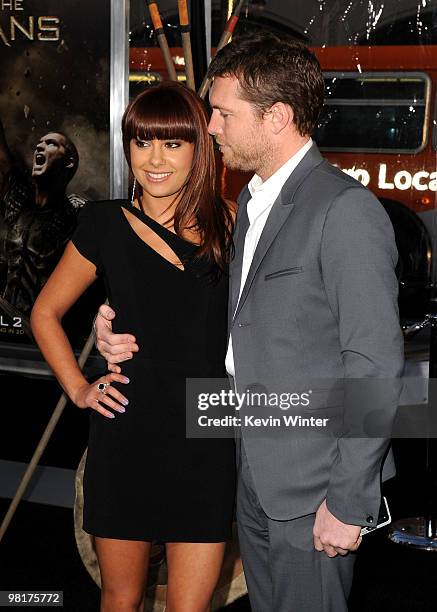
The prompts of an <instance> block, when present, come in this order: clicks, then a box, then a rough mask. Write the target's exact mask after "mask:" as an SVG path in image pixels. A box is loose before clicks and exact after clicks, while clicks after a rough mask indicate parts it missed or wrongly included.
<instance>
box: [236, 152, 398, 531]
mask: <svg viewBox="0 0 437 612" xmlns="http://www.w3.org/2000/svg"><path fill="white" fill-rule="evenodd" d="M249 200H250V193H249V190H248V189H247V187H246V188H245V189H243V191H242V192H241V194H240V197H239V210H238V215H237V224H236V229H235V235H234V240H235V247H236V254H235V258H234V260H233V262H232V263H231V266H230V298H229V332H231V331H232V340H233V352H234V364H235V381H234V382H235V385H236V388H237V391H239V392H243V391H244V390H245V389H246V388H248V387H250V386H251V385H253V384H255V385H257V384H259V383H263V382H264V381H266V380H270V381H271V380H274V381H279V384H284V383H286V382H287V381H290V383H291V382H292V381H293V384H294V383H295V382H296V381H299V380H307V379H311V378H316V379H326V380H327V381H330V380H339V381H346V382H347V381H351V380H353V379H370V378H374V379H384V380H385V382H384V384H383V395H384V399H383V402H382V405H379V406H378V407H377V409H378V410H380V411H382V412H383V416H384V419H385V421H386V422H388V423H391V422H392V420H393V418H394V416H395V412H396V408H397V403H398V398H399V393H400V378H399V377H400V376H401V374H402V370H403V340H402V334H401V330H400V326H399V318H398V308H397V280H396V277H395V273H394V268H395V265H396V261H397V250H396V246H395V241H394V233H393V229H392V226H391V223H390V220H389V218H388V216H387V215H386V213H385V211H384V209H383V207H382V206H381V204H380V203H379V201H378V200H377V199H376V198H375V197H374V196H373V195H372V193H371V192H370V191H369V190H367V189H366V188H365V187H363V186H362V185H361V184H360V183H358V182H357V181H355V180H354V179H352V178H351V177H349V176H348V175H346V174H345V173H343V172H342V171H341V170H339V169H337V168H335V167H333V166H331V165H330V164H329V163H328V162H326V161H325V160H324V159H323V158H322V156H321V155H320V153H319V151H318V149H317V147H316V146H315V145H313V146H312V147H311V149H310V150H309V151H308V153H307V154H306V155H305V157H304V158H303V159H302V161H301V162H300V163H299V165H298V166H297V168H296V169H295V170H294V172H293V173H292V174H291V176H290V177H289V179H288V180H287V182H286V183H285V185H284V187H283V189H282V191H281V193H280V195H279V197H278V198H277V200H276V201H275V203H274V205H273V208H272V210H271V213H270V215H269V217H268V219H267V222H266V225H265V227H264V230H263V232H262V235H261V237H260V240H259V243H258V245H257V248H256V251H255V254H254V257H253V261H252V265H251V267H250V270H249V273H248V276H247V280H246V283H245V285H244V288H243V291H242V293H241V297H240V300H239V301H238V293H239V287H240V279H241V266H242V258H243V250H244V240H245V235H246V231H247V228H248V226H249V221H248V217H247V211H246V207H247V203H248V201H249ZM237 301H238V307H237ZM290 391H292V389H290ZM347 394H348V392H347V391H346V392H345V391H344V389H343V396H342V397H345V396H347ZM353 395H354V392H353V391H352V393H351V394H350V397H349V400H348V399H345V400H344V401H345V403H346V404H347V403H348V402H349V405H348V406H347V409H348V410H350V409H351V408H352V410H353V409H354V405H353V403H354V399H353ZM310 410H311V407H310V408H309V411H308V412H307V413H306V414H305V413H304V412H302V413H301V414H302V416H308V414H310ZM381 414H382V413H381ZM318 416H319V414H318ZM388 435H389V434H388ZM242 436H243V440H244V448H245V452H246V455H247V459H248V462H249V466H250V469H251V473H252V476H253V480H254V484H255V487H256V489H257V493H258V496H259V499H260V503H261V505H262V507H263V509H264V511H265V512H266V514H267V515H268V516H269V517H270V518H273V519H278V520H288V519H292V518H296V517H298V516H303V515H305V514H309V513H312V512H315V511H316V510H317V508H318V506H319V505H320V503H321V502H322V501H323V500H324V499H325V498H326V500H327V504H328V507H329V509H330V510H331V512H332V513H333V514H334V515H335V516H337V517H338V518H339V519H340V520H342V521H344V522H346V523H349V524H356V525H367V524H369V523H372V522H373V521H374V520H376V517H377V515H378V510H379V505H380V499H381V471H382V464H383V463H384V461H385V468H384V472H385V473H383V478H388V477H391V476H393V475H394V465H393V461H392V458H391V454H390V453H389V455H388V456H387V452H388V447H389V439H388V438H386V437H378V438H375V437H374V438H348V437H345V436H344V435H342V434H341V435H340V437H326V436H322V437H318V438H316V437H313V438H311V437H310V438H305V437H299V436H296V437H292V438H290V437H287V436H285V437H278V438H274V437H271V436H266V437H263V436H259V435H257V436H253V435H249V433H248V429H246V428H244V427H243V429H242Z"/></svg>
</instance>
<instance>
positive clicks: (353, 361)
mask: <svg viewBox="0 0 437 612" xmlns="http://www.w3.org/2000/svg"><path fill="white" fill-rule="evenodd" d="M209 75H210V76H211V78H213V84H212V88H211V92H210V103H211V107H212V116H211V121H210V125H209V131H210V133H211V134H212V135H213V136H214V137H215V139H216V141H217V143H218V144H219V146H220V150H221V152H222V155H223V161H224V163H225V165H226V166H228V167H230V168H234V169H240V170H244V171H251V172H255V176H254V177H253V178H252V180H251V181H250V183H249V184H248V186H247V187H245V188H244V189H243V191H242V193H241V194H240V197H239V209H238V215H237V224H236V229H235V236H234V240H235V258H234V260H233V262H232V264H231V268H230V302H229V346H228V353H227V357H226V367H227V370H228V373H229V375H230V376H231V377H232V379H233V381H234V385H235V388H236V389H237V391H245V390H246V389H247V388H250V387H251V385H253V384H255V385H256V384H259V383H262V384H264V382H266V381H267V382H268V383H270V381H274V383H275V384H278V385H279V386H278V390H279V388H280V387H281V385H284V384H287V382H288V381H290V382H291V381H292V382H293V383H296V382H299V381H306V380H311V379H314V380H315V379H321V380H326V381H333V382H332V389H338V391H335V390H334V391H333V392H332V393H331V391H332V389H331V391H330V393H327V394H326V395H327V396H329V397H330V398H331V400H330V402H331V403H330V402H329V401H328V400H327V405H326V406H325V408H326V409H327V410H328V411H329V409H330V407H331V406H332V401H333V400H332V397H333V396H335V394H336V393H337V394H338V393H339V394H340V396H341V398H342V400H341V401H342V402H343V409H344V410H345V411H346V415H345V416H344V418H345V419H346V420H347V419H348V418H349V416H350V412H351V411H352V412H353V411H354V410H355V409H356V410H358V406H357V399H358V395H359V393H357V389H358V390H359V389H361V388H362V387H360V382H362V381H363V380H366V379H367V380H374V381H383V384H382V385H379V389H378V390H379V391H380V393H377V394H373V396H372V406H371V408H372V410H376V412H377V417H378V418H377V422H381V417H382V421H383V422H384V423H385V425H386V428H387V427H388V429H389V427H390V423H391V421H392V420H393V418H394V415H395V411H396V407H397V400H398V393H399V384H398V381H399V377H400V376H401V373H402V368H403V344H402V335H401V331H400V327H399V322H398V311H397V281H396V277H395V274H394V268H395V265H396V261H397V251H396V247H395V242H394V236H393V230H392V227H391V224H390V221H389V219H388V217H387V215H386V214H385V212H384V210H383V208H382V206H381V205H380V203H379V202H378V201H377V200H376V198H375V197H374V196H373V195H372V194H371V193H370V192H369V191H368V190H367V189H366V188H364V187H363V186H362V185H361V184H360V183H358V182H356V181H355V180H354V179H352V178H350V177H349V176H347V175H345V174H344V173H342V172H341V171H340V170H338V169H336V168H334V167H332V166H330V165H329V164H328V163H327V162H326V161H324V160H323V158H322V157H321V155H320V153H319V151H318V149H317V147H316V145H315V144H314V142H313V141H312V140H311V137H310V135H311V132H312V131H313V129H314V126H315V124H316V121H317V118H318V116H319V113H320V110H321V107H322V104H323V95H324V84H323V75H322V73H321V70H320V66H319V64H318V62H317V60H316V58H315V57H314V55H313V54H312V53H311V52H310V51H309V50H308V49H307V48H306V47H305V46H303V45H301V44H299V43H296V42H292V41H285V40H280V39H278V38H277V37H276V36H274V35H271V34H268V33H259V34H255V35H251V36H247V37H241V38H239V39H235V40H234V41H233V42H232V43H230V44H229V45H228V46H226V47H225V48H224V49H223V50H222V51H221V52H219V53H218V54H217V56H216V58H215V59H214V60H213V62H212V64H211V66H210V69H209ZM101 312H102V311H101ZM103 314H104V313H103ZM110 318H112V315H111V316H109V317H108V320H109V319H110ZM97 332H98V333H97V335H98V338H100V340H99V342H98V346H99V349H100V350H101V352H102V354H104V356H105V357H106V358H107V359H108V360H109V361H112V362H115V361H117V359H118V360H120V355H119V356H118V357H117V356H114V354H116V353H117V352H118V353H120V354H121V359H124V358H126V357H127V356H131V355H132V353H131V351H132V350H136V348H137V347H136V346H135V345H133V344H132V343H130V344H129V343H128V344H127V345H126V343H125V342H123V343H122V344H120V346H118V347H117V346H114V345H116V344H117V343H116V339H114V336H113V335H112V334H110V333H109V331H108V327H107V326H106V324H105V322H104V321H103V317H98V321H97ZM124 340H125V338H123V341H124ZM109 344H110V345H111V347H110V348H109ZM334 381H335V382H334ZM339 381H340V386H339V385H338V383H339ZM342 382H343V383H344V384H343V385H342V384H341V383H342ZM348 383H356V385H354V384H352V385H348ZM377 386H378V385H377ZM328 387H329V384H328ZM365 388H366V387H365ZM270 390H272V389H270ZM273 390H274V389H273ZM376 395H378V397H377V398H376ZM358 403H360V402H358ZM319 404H320V405H321V406H322V408H323V401H322V402H321V403H319ZM334 404H335V400H334ZM319 407H320V406H319ZM348 411H349V412H348ZM326 414H328V412H327V413H326ZM329 414H331V413H329ZM388 447H389V440H388V438H387V437H383V436H381V435H379V436H377V435H374V436H373V437H370V436H369V437H367V438H366V437H346V436H345V435H337V436H336V437H333V436H332V435H330V436H306V437H303V436H302V437H300V436H296V435H295V436H291V437H287V436H285V437H280V436H279V437H274V436H272V435H265V436H262V435H258V436H253V435H249V433H248V432H247V431H246V428H243V429H242V437H241V438H240V439H239V440H238V441H237V455H238V456H237V462H238V471H239V482H238V494H237V519H238V528H239V539H240V546H241V552H242V558H243V563H244V570H245V574H246V579H247V584H248V590H249V597H250V602H251V606H252V610H253V612H288V611H294V610H295V611H296V612H306V611H308V612H317V611H324V612H327V611H329V612H341V611H342V610H346V609H347V597H348V594H349V591H350V587H351V581H352V570H353V563H354V556H355V555H354V554H353V553H354V551H355V550H356V549H357V548H358V546H359V544H360V542H361V536H360V531H361V528H362V527H363V526H373V525H374V524H375V523H376V521H377V516H378V511H379V507H380V503H381V475H382V479H385V478H389V477H391V476H393V475H394V467H393V463H392V461H391V455H390V453H388Z"/></svg>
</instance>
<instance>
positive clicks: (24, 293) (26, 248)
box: [0, 122, 84, 317]
mask: <svg viewBox="0 0 437 612" xmlns="http://www.w3.org/2000/svg"><path fill="white" fill-rule="evenodd" d="M78 164H79V155H78V151H77V148H76V146H75V145H74V143H73V142H72V141H71V140H70V139H69V138H68V137H67V136H66V135H65V134H63V133H61V132H49V133H47V134H44V135H43V136H42V137H41V138H40V139H39V141H38V144H37V145H36V147H35V150H34V153H33V161H32V169H31V172H29V171H28V170H27V169H26V168H25V167H23V166H22V165H20V164H19V163H17V162H16V161H15V160H14V158H13V155H12V153H11V151H10V149H9V147H8V144H7V141H6V137H5V132H4V129H3V126H2V124H1V122H0V291H1V303H0V306H1V307H2V309H3V310H4V311H5V312H6V314H8V315H9V316H14V315H17V314H18V315H21V316H23V315H24V316H25V317H26V316H28V315H29V314H30V310H31V308H32V306H33V303H34V301H35V299H36V297H37V295H38V293H39V291H40V290H41V287H42V286H43V285H44V283H45V282H46V280H47V278H48V277H49V276H50V274H51V272H52V271H53V269H54V268H55V266H56V264H57V262H58V261H59V258H60V257H61V255H62V252H63V250H64V248H65V245H66V244H67V242H68V240H69V239H70V237H71V235H72V233H73V231H74V228H75V227H76V216H77V208H78V207H79V206H81V205H82V204H83V203H84V200H83V198H80V197H78V196H75V195H66V188H67V185H68V183H69V182H70V181H71V179H72V178H73V176H74V175H75V173H76V170H77V168H78Z"/></svg>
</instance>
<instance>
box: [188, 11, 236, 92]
mask: <svg viewBox="0 0 437 612" xmlns="http://www.w3.org/2000/svg"><path fill="white" fill-rule="evenodd" d="M245 2H246V0H240V2H239V3H238V5H237V8H236V9H235V10H234V13H233V15H232V16H231V18H230V19H229V21H228V23H227V24H226V27H225V29H224V32H223V34H222V36H221V38H220V41H219V44H218V45H217V52H218V51H220V49H223V47H224V46H225V45H227V44H228V42H229V41H230V40H231V38H232V34H233V33H234V30H235V27H236V25H237V23H238V19H239V16H240V13H241V9H242V8H243V4H244V3H245ZM210 85H211V80H210V79H209V78H208V76H205V78H204V79H203V81H202V84H201V86H200V88H199V91H198V94H199V96H200V97H201V98H204V97H205V96H206V94H207V93H208V89H209V86H210Z"/></svg>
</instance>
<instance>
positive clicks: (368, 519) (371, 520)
mask: <svg viewBox="0 0 437 612" xmlns="http://www.w3.org/2000/svg"><path fill="white" fill-rule="evenodd" d="M366 521H367V522H368V523H373V516H372V515H370V516H368V517H367V518H366Z"/></svg>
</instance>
